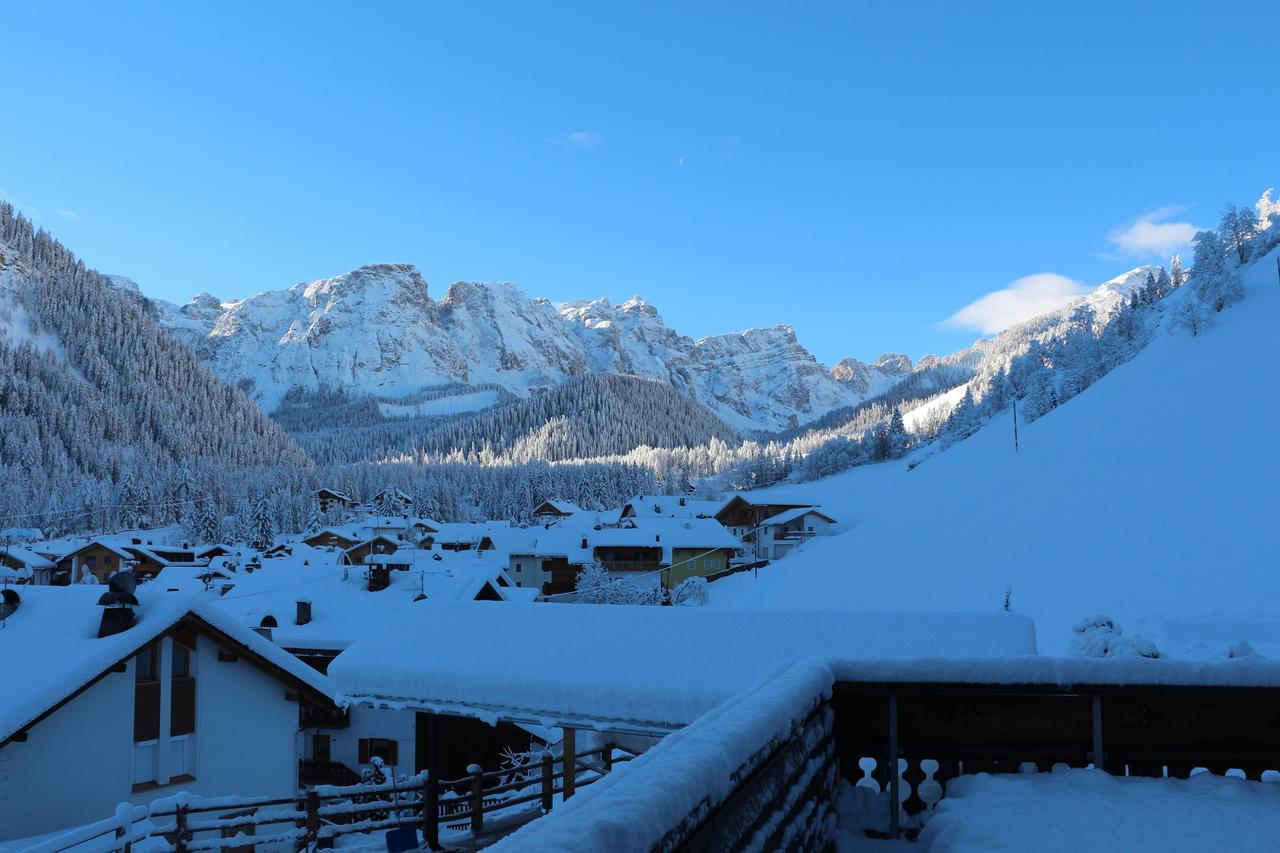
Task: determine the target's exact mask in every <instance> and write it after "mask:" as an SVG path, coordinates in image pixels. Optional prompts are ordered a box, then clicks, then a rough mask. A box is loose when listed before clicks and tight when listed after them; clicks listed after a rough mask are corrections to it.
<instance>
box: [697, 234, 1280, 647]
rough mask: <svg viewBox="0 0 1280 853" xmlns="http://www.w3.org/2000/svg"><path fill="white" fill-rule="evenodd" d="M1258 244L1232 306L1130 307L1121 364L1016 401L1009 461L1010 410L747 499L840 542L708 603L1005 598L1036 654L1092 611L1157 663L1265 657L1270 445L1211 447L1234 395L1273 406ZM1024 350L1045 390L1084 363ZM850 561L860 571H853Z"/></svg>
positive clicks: (1087, 310)
mask: <svg viewBox="0 0 1280 853" xmlns="http://www.w3.org/2000/svg"><path fill="white" fill-rule="evenodd" d="M1264 248H1266V249H1267V250H1268V251H1269V253H1268V254H1262V253H1261V251H1260V252H1259V253H1258V255H1259V256H1258V257H1257V258H1256V260H1254V261H1253V262H1252V263H1250V264H1248V265H1247V266H1245V267H1243V268H1242V269H1241V274H1242V278H1243V281H1244V288H1245V289H1244V294H1245V295H1244V299H1243V301H1242V302H1241V303H1240V304H1239V305H1234V306H1231V307H1229V308H1227V309H1226V310H1223V311H1221V312H1220V313H1215V312H1214V311H1213V309H1212V307H1207V308H1206V307H1204V305H1203V301H1202V296H1201V294H1202V293H1203V292H1204V288H1203V286H1202V285H1197V284H1196V281H1195V279H1193V280H1192V283H1191V284H1189V285H1186V286H1183V287H1182V288H1179V289H1178V290H1176V291H1174V292H1173V293H1172V294H1171V295H1170V296H1168V297H1167V299H1165V300H1164V302H1165V304H1164V305H1163V306H1160V307H1159V309H1158V310H1157V309H1155V308H1152V309H1139V311H1138V312H1137V313H1138V318H1137V319H1138V320H1139V321H1142V320H1143V319H1144V317H1143V315H1142V311H1147V314H1146V317H1145V319H1146V321H1147V322H1148V323H1149V324H1150V328H1149V329H1147V330H1146V331H1147V335H1146V336H1144V337H1141V338H1137V340H1138V341H1139V342H1142V341H1145V346H1142V347H1141V349H1140V350H1139V351H1138V352H1137V353H1136V355H1134V357H1132V358H1131V359H1130V360H1127V361H1124V362H1123V363H1120V364H1118V365H1116V366H1115V367H1114V369H1112V370H1110V371H1109V372H1107V373H1106V374H1105V375H1103V376H1101V377H1099V378H1098V379H1097V380H1096V381H1094V382H1093V383H1092V384H1090V385H1088V386H1087V387H1085V388H1083V389H1082V390H1081V391H1080V392H1079V393H1078V394H1076V395H1075V396H1072V397H1071V398H1070V399H1065V398H1064V400H1063V402H1061V403H1060V404H1059V405H1056V406H1054V407H1053V408H1052V409H1051V410H1049V411H1046V412H1044V413H1043V415H1042V416H1041V417H1039V418H1037V419H1035V420H1034V421H1029V419H1028V418H1027V408H1028V407H1029V406H1030V405H1031V403H1032V399H1031V397H1030V396H1028V397H1026V398H1024V399H1023V404H1021V405H1019V407H1018V424H1019V442H1018V446H1017V448H1016V449H1015V446H1014V441H1013V438H1014V433H1013V424H1014V416H1013V412H1012V411H1011V410H1010V409H1009V408H1007V407H1006V408H1003V409H1001V410H1000V411H999V414H998V415H997V416H994V417H992V418H991V419H990V420H988V421H986V423H985V425H981V426H979V427H977V428H976V429H975V432H974V434H973V435H972V436H971V437H970V438H968V439H967V440H964V441H959V442H957V443H955V444H954V445H953V446H951V447H950V449H947V450H946V451H945V452H932V451H933V449H934V448H930V449H928V450H926V451H923V452H921V453H918V454H915V455H913V456H911V457H908V458H907V459H905V460H898V461H892V462H887V463H884V464H881V465H864V466H860V467H857V468H852V469H850V470H848V471H845V472H843V473H841V474H838V475H836V476H834V477H830V478H828V479H825V480H822V481H818V482H811V483H805V484H802V485H796V484H787V485H782V486H775V487H772V488H771V489H769V490H765V491H763V492H762V493H761V497H766V496H767V497H770V498H772V499H774V500H777V501H779V502H783V501H786V500H804V501H813V502H820V503H821V504H822V507H823V511H824V512H826V513H828V514H830V515H831V516H832V517H833V518H835V519H837V520H838V521H839V522H840V527H839V528H838V529H839V531H840V532H839V534H838V535H835V536H832V537H819V538H818V539H817V540H815V541H813V542H811V543H809V544H807V545H805V546H804V547H803V549H801V550H799V551H797V552H795V553H793V554H791V555H789V556H788V557H787V558H786V559H785V560H782V561H780V562H778V563H777V564H776V565H775V566H774V567H772V568H770V570H769V571H768V572H761V573H760V574H759V577H758V578H757V577H753V576H751V575H750V574H742V575H737V576H735V577H733V578H728V579H725V580H723V581H719V582H717V583H716V584H715V587H714V594H713V598H712V601H713V604H716V605H723V606H727V607H734V608H742V607H749V608H755V607H767V608H779V607H784V608H801V609H804V608H831V607H839V606H856V607H859V608H876V607H896V606H901V605H902V603H903V602H910V604H911V606H912V607H914V608H919V609H930V610H955V609H974V610H984V609H987V610H994V609H996V608H999V607H1001V606H1010V607H1012V609H1013V610H1015V611H1017V612H1020V613H1025V614H1028V615H1030V616H1033V617H1034V618H1035V620H1036V628H1037V635H1038V644H1039V647H1040V651H1041V652H1042V653H1051V654H1063V653H1066V652H1067V651H1068V647H1069V644H1070V642H1071V640H1072V639H1073V637H1074V636H1075V635H1074V634H1073V632H1072V628H1073V626H1074V625H1076V623H1078V622H1079V621H1080V620H1082V619H1085V618H1086V617H1092V616H1095V614H1106V615H1107V616H1110V617H1113V618H1115V619H1116V620H1118V622H1119V623H1121V624H1122V626H1123V628H1124V629H1125V632H1124V633H1125V636H1126V637H1127V636H1131V635H1138V636H1143V637H1145V638H1147V639H1149V640H1152V641H1154V643H1155V644H1156V646H1157V647H1158V648H1159V651H1160V653H1161V654H1162V656H1171V657H1197V658H1209V659H1224V658H1226V657H1227V656H1228V655H1229V654H1239V653H1241V652H1240V649H1241V647H1240V646H1239V645H1238V644H1239V643H1241V641H1245V642H1248V643H1249V644H1251V645H1252V646H1253V647H1255V648H1256V649H1257V650H1258V651H1260V652H1262V653H1263V654H1266V655H1267V656H1269V657H1274V656H1275V655H1276V654H1280V616H1278V615H1277V614H1280V575H1277V573H1276V572H1275V571H1274V566H1275V562H1276V559H1275V545H1274V535H1273V534H1272V531H1273V529H1274V514H1275V512H1274V509H1275V505H1276V501H1275V498H1274V484H1275V483H1276V482H1277V480H1280V453H1277V450H1276V447H1275V445H1274V444H1273V443H1272V442H1270V441H1267V440H1265V439H1263V440H1261V441H1258V440H1250V439H1249V438H1243V437H1240V436H1236V435H1224V425H1225V424H1234V423H1235V421H1234V419H1233V418H1232V417H1231V416H1230V415H1229V413H1231V412H1233V411H1235V410H1237V409H1238V408H1239V405H1240V401H1242V400H1243V401H1248V409H1249V419H1250V422H1251V423H1257V424H1263V425H1265V424H1271V423H1274V421H1275V419H1276V417H1277V415H1278V414H1280V402H1278V400H1277V397H1276V395H1275V394H1274V393H1271V392H1267V391H1266V390H1265V389H1266V388H1267V387H1271V386H1269V385H1268V382H1270V381H1271V380H1269V379H1268V378H1267V377H1268V376H1269V369H1268V368H1266V367H1265V366H1264V365H1266V364H1270V363H1272V360H1273V359H1274V348H1275V344H1274V340H1275V332H1274V327H1275V318H1276V317H1277V316H1280V291H1278V290H1277V288H1276V268H1277V256H1280V249H1276V248H1274V243H1270V242H1269V243H1267V245H1266V246H1265V247H1264ZM1144 279H1145V269H1141V270H1136V271H1134V272H1131V273H1126V274H1125V275H1123V276H1120V277H1119V278H1117V279H1114V280H1112V281H1109V282H1107V283H1106V284H1104V285H1102V286H1101V287H1099V288H1098V289H1096V290H1095V291H1093V292H1092V293H1090V294H1087V295H1085V296H1084V297H1081V299H1080V300H1078V301H1077V302H1076V303H1073V305H1072V306H1068V308H1066V309H1063V311H1061V312H1055V313H1054V314H1053V315H1046V317H1044V318H1038V319H1037V320H1035V321H1031V322H1030V323H1028V324H1023V326H1022V327H1021V329H1020V330H1019V327H1015V329H1011V330H1010V331H1009V332H1007V333H1005V334H1003V335H1001V336H1000V338H998V339H997V341H996V343H995V351H996V357H995V358H993V359H989V360H988V362H987V365H988V366H989V368H990V370H992V371H995V370H1003V369H1004V366H1007V364H1008V360H1007V358H1006V357H1005V356H1006V355H1007V353H1009V352H1011V351H1013V350H1014V349H1015V344H1016V341H1015V339H1016V338H1018V337H1021V338H1023V339H1024V340H1023V343H1022V344H1020V346H1022V347H1023V349H1025V346H1026V341H1027V340H1028V339H1030V340H1035V339H1037V337H1038V336H1039V335H1040V334H1041V333H1043V334H1058V333H1059V331H1060V327H1062V324H1063V322H1064V319H1065V318H1066V317H1069V316H1071V315H1072V314H1076V315H1077V316H1079V317H1081V318H1084V319H1087V320H1088V321H1089V322H1091V323H1094V322H1103V321H1104V320H1106V319H1107V318H1110V321H1111V322H1114V321H1115V320H1116V318H1117V313H1118V312H1119V311H1120V307H1119V306H1120V305H1121V303H1122V301H1123V300H1125V299H1126V298H1128V297H1131V295H1132V291H1133V288H1134V287H1135V286H1137V285H1139V284H1141V283H1142V281H1143V280H1144ZM1197 290H1199V291H1200V293H1197ZM1198 303H1199V304H1200V308H1201V310H1204V311H1206V312H1207V314H1206V316H1208V317H1210V318H1211V319H1209V320H1208V321H1207V322H1206V323H1205V324H1203V325H1202V326H1200V327H1199V328H1198V330H1197V331H1196V332H1195V333H1194V334H1193V333H1192V331H1190V330H1189V329H1188V328H1187V326H1188V324H1187V323H1186V322H1185V320H1184V319H1183V318H1184V317H1185V316H1186V314H1185V312H1186V311H1189V310H1192V309H1193V308H1195V307H1196V306H1197V304H1198ZM1129 313H1134V312H1129ZM1121 322H1123V319H1121ZM1077 337H1079V339H1080V341H1081V347H1083V345H1085V344H1087V343H1088V340H1087V339H1086V338H1084V337H1083V336H1077ZM1001 339H1003V340H1001ZM1039 339H1040V340H1041V344H1040V346H1042V347H1046V348H1045V350H1044V352H1045V354H1046V359H1045V361H1046V364H1045V365H1044V370H1043V371H1041V372H1042V373H1044V374H1045V375H1046V376H1047V377H1048V378H1049V379H1051V380H1055V381H1056V382H1058V383H1070V382H1076V381H1077V380H1078V372H1079V369H1080V366H1081V362H1083V361H1096V358H1095V357H1094V356H1088V358H1077V357H1076V356H1077V355H1079V356H1085V355H1086V353H1085V351H1084V349H1083V348H1079V349H1077V348H1075V347H1073V346H1067V347H1065V348H1064V347H1056V348H1047V345H1046V344H1045V343H1044V340H1045V339H1044V338H1039ZM1104 340H1105V336H1104ZM1095 343H1103V342H1100V341H1097V340H1096V339H1095ZM1001 353H1004V354H1005V355H1001ZM1103 355H1104V356H1105V353H1104V354H1103ZM1001 361H1004V362H1005V365H1004V366H1002V365H1001V363H1000V362H1001ZM1242 367H1243V368H1244V369H1242ZM987 370H988V367H984V368H983V373H985V372H987ZM983 381H984V377H983V376H982V375H979V376H978V377H975V379H974V384H975V385H979V384H981V383H982V382H983ZM1051 387H1060V386H1051ZM961 388H962V393H963V388H964V386H961ZM1028 390H1030V389H1028ZM1227 432H1230V431H1227ZM855 564H856V565H857V566H863V567H871V568H872V569H874V570H866V571H850V567H851V566H854V565H855ZM815 589H818V590H822V594H821V595H817V596H815V595H814V594H813V590H815ZM1007 595H1008V596H1009V599H1008V604H1007V605H1006V604H1005V602H1006V596H1007ZM1229 649H1234V650H1233V651H1231V652H1229V651H1228V650H1229Z"/></svg>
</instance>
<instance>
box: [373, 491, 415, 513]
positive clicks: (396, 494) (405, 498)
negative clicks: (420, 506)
mask: <svg viewBox="0 0 1280 853" xmlns="http://www.w3.org/2000/svg"><path fill="white" fill-rule="evenodd" d="M387 501H391V502H392V503H396V504H399V505H400V506H401V507H402V508H403V509H404V511H405V512H408V511H409V507H411V506H413V497H412V496H411V495H408V494H406V493H405V492H403V491H401V490H400V489H395V488H392V489H383V490H382V491H380V492H378V493H377V494H376V495H374V496H373V499H372V500H370V501H369V503H367V504H366V506H368V507H369V508H370V509H375V510H376V509H377V508H378V507H380V506H382V505H383V504H384V503H386V502H387Z"/></svg>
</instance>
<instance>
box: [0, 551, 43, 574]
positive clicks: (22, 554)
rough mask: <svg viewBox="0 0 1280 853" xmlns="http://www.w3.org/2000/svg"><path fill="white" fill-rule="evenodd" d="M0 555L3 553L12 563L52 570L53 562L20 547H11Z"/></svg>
mask: <svg viewBox="0 0 1280 853" xmlns="http://www.w3.org/2000/svg"><path fill="white" fill-rule="evenodd" d="M0 553H3V554H4V555H5V556H7V557H8V558H9V560H10V561H12V562H15V563H20V564H22V565H24V566H27V567H28V568H32V569H52V568H53V562H52V561H51V560H47V559H45V558H44V557H42V556H40V555H39V554H37V553H36V552H35V551H32V550H31V549H30V548H23V547H22V546H20V545H9V546H7V547H5V548H4V549H3V550H2V551H0Z"/></svg>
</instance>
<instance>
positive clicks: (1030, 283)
mask: <svg viewBox="0 0 1280 853" xmlns="http://www.w3.org/2000/svg"><path fill="white" fill-rule="evenodd" d="M1088 292H1089V288H1088V286H1086V285H1085V284H1084V282H1080V281H1076V280H1075V279H1070V278H1067V277H1066V276H1065V275H1058V274H1057V273H1052V272H1040V273H1036V274H1035V275H1027V276H1023V277H1022V278H1020V279H1018V280H1017V281H1015V282H1013V283H1012V284H1010V285H1009V286H1008V287H1006V288H1004V289H1002V290H994V291H992V292H991V293H988V294H987V295H986V296H984V297H982V298H981V299H979V300H977V301H976V302H971V303H970V304H968V305H966V306H965V307H963V308H961V309H960V310H959V311H957V312H956V313H954V314H952V315H951V316H950V317H948V318H947V319H945V320H943V321H942V322H941V323H940V324H939V325H941V326H944V327H946V328H950V329H974V330H977V331H979V332H981V333H982V334H984V335H990V334H994V333H995V332H1001V331H1004V330H1005V329H1007V328H1009V327H1010V326H1012V325H1014V324H1016V323H1021V322H1022V321H1023V320H1030V319H1031V318H1032V317H1039V316H1040V315H1041V314H1046V313H1048V312H1050V311H1055V310H1057V309H1059V308H1061V307H1062V306H1063V305H1066V304H1067V303H1068V302H1070V301H1071V300H1072V299H1075V298H1076V297H1077V296H1080V295H1081V294H1083V293H1088Z"/></svg>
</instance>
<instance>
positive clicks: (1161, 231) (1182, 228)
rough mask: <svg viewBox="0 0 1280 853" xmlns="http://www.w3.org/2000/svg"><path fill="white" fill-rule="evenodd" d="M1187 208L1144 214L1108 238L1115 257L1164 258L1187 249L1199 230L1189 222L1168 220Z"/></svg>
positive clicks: (1169, 208) (1181, 205) (1161, 209)
mask: <svg viewBox="0 0 1280 853" xmlns="http://www.w3.org/2000/svg"><path fill="white" fill-rule="evenodd" d="M1187 207H1188V206H1187V205H1185V204H1180V205H1170V206H1168V207H1161V208H1157V209H1156V210H1152V211H1150V212H1149V213H1144V214H1142V215H1141V216H1139V217H1138V218H1137V219H1136V220H1134V221H1133V222H1132V223H1130V224H1129V225H1127V226H1125V227H1124V228H1117V229H1115V230H1114V231H1112V232H1111V233H1110V234H1108V235H1107V240H1108V241H1109V242H1110V243H1111V245H1112V246H1114V247H1115V255H1116V256H1117V257H1129V258H1145V257H1162V258H1167V257H1169V256H1170V255H1172V254H1175V253H1177V252H1180V251H1182V250H1184V249H1186V248H1187V246H1188V245H1189V244H1190V243H1191V238H1192V237H1194V236H1195V234H1196V232H1197V231H1199V230H1201V229H1200V228H1199V227H1198V226H1196V225H1192V224H1191V223H1190V222H1170V221H1168V220H1170V219H1172V218H1173V217H1175V216H1177V215H1178V214H1179V213H1182V212H1183V211H1184V210H1186V209H1187Z"/></svg>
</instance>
